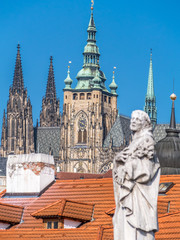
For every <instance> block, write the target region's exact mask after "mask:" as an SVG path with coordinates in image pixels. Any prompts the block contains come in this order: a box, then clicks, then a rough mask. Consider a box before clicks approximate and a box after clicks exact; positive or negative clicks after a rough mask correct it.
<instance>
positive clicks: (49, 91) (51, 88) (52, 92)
mask: <svg viewBox="0 0 180 240" xmlns="http://www.w3.org/2000/svg"><path fill="white" fill-rule="evenodd" d="M47 99H49V100H51V101H54V100H56V86H55V81H54V69H53V57H52V56H51V57H50V66H49V74H48V81H47V86H46V100H47Z"/></svg>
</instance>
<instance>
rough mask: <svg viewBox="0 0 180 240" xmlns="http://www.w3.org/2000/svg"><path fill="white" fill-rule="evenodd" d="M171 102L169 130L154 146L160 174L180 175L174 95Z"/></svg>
mask: <svg viewBox="0 0 180 240" xmlns="http://www.w3.org/2000/svg"><path fill="white" fill-rule="evenodd" d="M170 98H171V100H172V110H171V120H170V125H169V128H168V129H166V133H167V135H166V137H165V138H164V139H162V140H160V141H159V142H158V143H157V144H156V146H155V149H156V152H157V157H158V158H159V161H160V165H161V174H162V175H169V174H180V138H179V133H180V131H179V130H177V129H176V121H175V109H174V101H175V100H176V95H175V94H174V93H173V94H171V96H170Z"/></svg>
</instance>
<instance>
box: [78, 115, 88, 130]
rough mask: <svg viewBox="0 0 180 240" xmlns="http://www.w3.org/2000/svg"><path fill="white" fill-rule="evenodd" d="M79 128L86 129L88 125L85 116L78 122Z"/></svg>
mask: <svg viewBox="0 0 180 240" xmlns="http://www.w3.org/2000/svg"><path fill="white" fill-rule="evenodd" d="M78 126H79V129H81V130H84V129H85V128H86V126H87V122H86V119H85V118H80V119H79V122H78Z"/></svg>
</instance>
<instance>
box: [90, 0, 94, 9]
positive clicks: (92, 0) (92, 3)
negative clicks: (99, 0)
mask: <svg viewBox="0 0 180 240" xmlns="http://www.w3.org/2000/svg"><path fill="white" fill-rule="evenodd" d="M93 6H94V0H91V10H93Z"/></svg>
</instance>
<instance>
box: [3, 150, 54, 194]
mask: <svg viewBox="0 0 180 240" xmlns="http://www.w3.org/2000/svg"><path fill="white" fill-rule="evenodd" d="M6 177H7V193H39V192H40V191H42V190H43V189H44V188H45V187H46V186H47V185H48V184H50V183H51V182H52V181H53V180H54V179H55V170H54V158H53V156H50V155H46V154H40V153H38V154H35V153H32V154H22V155H9V156H8V161H7V168H6Z"/></svg>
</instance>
